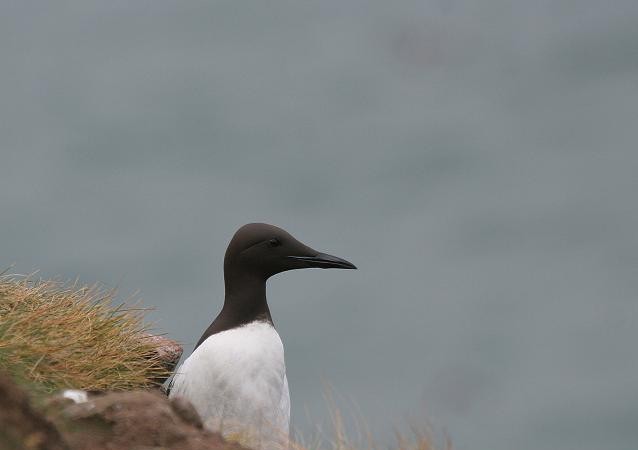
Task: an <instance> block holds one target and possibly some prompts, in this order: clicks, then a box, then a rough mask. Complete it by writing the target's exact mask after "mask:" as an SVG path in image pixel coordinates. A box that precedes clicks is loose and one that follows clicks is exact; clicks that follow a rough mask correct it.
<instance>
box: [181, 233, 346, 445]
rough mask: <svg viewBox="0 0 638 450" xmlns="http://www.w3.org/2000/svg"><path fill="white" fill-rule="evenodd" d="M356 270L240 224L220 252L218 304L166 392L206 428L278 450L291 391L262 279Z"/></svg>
mask: <svg viewBox="0 0 638 450" xmlns="http://www.w3.org/2000/svg"><path fill="white" fill-rule="evenodd" d="M310 267H318V268H322V269H327V268H336V269H356V267H355V266H354V265H353V264H352V263H350V262H348V261H346V260H344V259H341V258H338V257H336V256H332V255H328V254H325V253H320V252H318V251H316V250H313V249H312V248H310V247H308V246H307V245H305V244H303V243H301V242H299V241H298V240H297V239H295V238H294V237H293V236H291V235H290V234H289V233H288V232H286V231H284V230H282V229H281V228H278V227H276V226H273V225H268V224H265V223H251V224H247V225H244V226H242V227H241V228H240V229H239V230H238V231H237V232H236V233H235V235H234V236H233V238H232V239H231V241H230V244H229V245H228V249H227V250H226V254H225V256H224V284H225V289H226V292H225V298H224V306H223V308H222V310H221V312H220V313H219V315H218V316H217V318H215V320H214V321H213V323H211V325H210V326H209V327H208V328H207V329H206V331H204V334H203V335H202V337H201V338H200V339H199V341H198V342H197V345H196V346H195V349H194V350H193V353H192V354H191V355H190V356H189V357H188V358H187V359H186V361H184V363H183V364H182V365H181V366H180V367H179V368H178V369H177V371H176V373H175V376H174V377H173V380H172V383H171V388H170V393H169V396H170V397H171V398H173V397H177V396H181V397H184V398H186V399H188V400H189V401H190V402H191V403H192V404H193V406H194V407H195V409H196V410H197V412H198V413H199V414H200V416H201V417H202V420H203V422H204V425H205V427H206V428H208V429H210V430H213V431H218V432H221V433H222V435H223V436H225V437H226V438H230V439H233V440H236V441H239V442H240V443H242V444H244V445H247V446H249V447H251V448H253V449H258V450H263V449H268V450H271V449H277V448H285V446H286V443H287V439H288V431H289V426H290V394H289V391H288V380H287V378H286V365H285V361H284V347H283V344H282V342H281V338H280V337H279V334H278V333H277V330H275V327H274V325H273V321H272V317H271V315H270V310H269V309H268V302H267V301H266V281H267V280H268V278H270V277H271V276H273V275H275V274H278V273H281V272H285V271H287V270H292V269H305V268H310Z"/></svg>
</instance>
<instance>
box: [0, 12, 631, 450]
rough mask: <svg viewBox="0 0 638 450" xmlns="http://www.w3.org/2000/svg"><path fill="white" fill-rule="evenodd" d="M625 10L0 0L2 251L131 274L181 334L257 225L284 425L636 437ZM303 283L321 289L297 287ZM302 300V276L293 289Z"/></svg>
mask: <svg viewBox="0 0 638 450" xmlns="http://www.w3.org/2000/svg"><path fill="white" fill-rule="evenodd" d="M637 24H638V3H636V2H634V1H614V2H612V3H608V4H603V3H601V2H596V1H593V0H588V1H578V2H577V1H551V2H550V1H540V2H522V1H519V2H513V3H512V2H504V1H499V0H489V1H484V2H480V3H476V2H469V1H452V2H443V1H440V0H437V1H431V2H423V1H410V0H401V1H396V2H382V1H368V2H364V1H357V0H347V1H334V0H332V1H331V0H323V1H303V2H293V1H272V2H260V3H258V2H254V3H253V2H236V1H218V2H203V1H192V2H169V1H159V0H153V1H148V0H147V1H140V2H135V3H131V2H124V1H119V0H112V1H109V2H89V1H86V0H85V1H71V2H56V3H41V2H33V1H21V2H2V3H0V58H1V59H0V61H1V64H2V70H1V71H0V98H1V99H2V102H1V103H0V136H1V138H0V144H1V147H0V152H1V154H0V211H2V219H3V220H2V228H1V229H2V237H1V238H0V249H1V253H0V265H4V266H8V265H9V264H11V263H16V270H17V271H19V272H28V271H31V270H33V269H41V270H42V274H43V275H44V276H60V277H63V278H74V277H75V276H78V275H79V276H80V277H81V279H82V280H85V281H88V282H92V281H96V280H100V281H103V282H105V283H107V284H108V285H110V286H113V285H117V286H120V288H121V291H122V293H123V295H124V296H126V295H127V294H129V293H131V292H133V291H135V290H138V289H139V290H141V292H142V297H143V298H144V300H145V304H146V305H148V306H154V307H156V311H155V312H154V313H153V314H152V315H151V318H152V319H154V320H157V321H158V327H159V328H160V329H162V330H163V331H165V332H166V333H168V335H169V336H171V337H174V338H177V339H179V340H182V341H183V342H186V343H188V345H187V351H190V349H191V348H192V344H193V343H194V342H195V341H196V340H197V338H198V337H199V334H200V330H202V329H204V328H205V327H206V326H207V325H208V323H209V321H210V320H211V319H212V318H213V316H214V315H215V314H216V312H217V310H218V308H219V307H220V302H221V299H222V297H223V284H222V264H221V263H222V257H223V252H224V249H225V246H226V244H227V242H228V240H229V239H230V237H231V236H232V233H233V232H234V230H235V229H236V228H237V227H238V226H239V225H241V224H243V223H245V222H249V221H256V220H258V221H267V222H271V223H275V224H278V225H281V226H283V227H285V228H286V229H288V230H290V231H291V232H292V233H293V234H295V235H296V236H297V237H299V238H300V239H302V240H304V241H306V242H308V243H309V244H310V245H312V246H314V247H315V248H318V249H322V250H325V251H329V252H332V253H335V254H338V255H340V256H343V257H345V258H347V259H349V260H351V261H353V262H354V263H355V264H357V265H358V266H359V268H360V270H359V271H357V272H356V273H353V272H345V271H344V272H342V271H305V272H299V273H289V274H285V275H282V276H280V277H278V278H276V279H274V280H273V281H271V283H270V286H269V297H270V303H271V309H272V311H273V314H274V317H275V321H276V324H277V326H278V329H279V331H280V333H281V334H282V337H283V339H284V342H285V344H286V351H287V360H288V368H289V379H290V383H291V391H292V399H293V416H294V421H295V423H296V425H297V426H298V427H299V428H300V429H301V430H305V431H306V432H308V430H309V429H310V428H311V426H310V425H309V424H308V421H307V420H306V418H305V412H304V408H305V407H307V408H308V409H309V410H310V411H311V413H312V414H313V417H315V419H317V420H319V421H321V420H323V417H324V416H323V414H324V413H323V412H322V411H323V409H322V408H321V407H320V405H321V404H322V400H321V397H322V393H323V386H322V380H327V381H328V382H329V383H331V384H332V385H333V386H334V388H335V389H336V391H337V392H340V393H342V394H344V396H347V397H351V398H353V399H354V400H355V401H356V403H358V405H359V407H360V408H361V410H362V411H363V415H364V416H365V417H366V418H367V420H368V423H369V425H370V427H371V428H372V429H373V430H374V433H375V434H376V435H377V436H379V437H380V438H381V439H385V437H386V436H388V435H389V434H390V433H391V431H392V426H394V425H399V424H401V423H402V421H403V419H402V418H403V417H404V415H406V414H412V415H417V416H418V417H421V416H425V417H427V418H428V419H429V420H430V421H432V422H433V423H434V424H435V425H436V426H439V427H445V429H446V430H447V432H448V433H449V434H450V436H451V437H452V440H453V441H454V443H455V446H456V448H458V449H460V450H464V449H467V450H469V449H491V450H501V449H502V450H511V449H517V450H525V449H534V450H544V449H547V450H559V449H565V450H571V449H575V448H578V449H579V450H588V449H592V450H598V449H601V448H605V449H618V450H620V449H635V448H636V446H637V445H638V348H637V346H636V340H637V339H638V327H636V318H637V317H636V315H637V313H638V306H637V304H636V293H637V292H638V256H637V255H638V238H637V233H636V230H637V229H638V208H637V205H636V194H637V191H638V177H637V176H636V173H637V171H638V152H637V151H636V142H638V127H637V126H636V123H637V122H636V118H637V117H638V26H637ZM308 286H312V287H313V288H310V289H309V288H308ZM301 293H304V294H303V295H304V296H303V297H301Z"/></svg>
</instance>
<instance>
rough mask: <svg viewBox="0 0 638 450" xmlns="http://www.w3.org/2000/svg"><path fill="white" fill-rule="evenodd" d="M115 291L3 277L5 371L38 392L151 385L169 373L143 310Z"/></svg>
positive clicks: (0, 347)
mask: <svg viewBox="0 0 638 450" xmlns="http://www.w3.org/2000/svg"><path fill="white" fill-rule="evenodd" d="M114 296H115V292H114V291H113V290H105V289H103V288H100V287H99V286H98V285H93V286H81V285H78V284H77V283H71V284H69V283H61V282H58V281H51V280H34V279H32V277H24V276H16V275H0V369H2V370H4V371H6V372H8V373H9V374H10V375H12V376H13V377H14V378H16V379H18V380H22V381H23V382H27V383H29V384H30V385H31V386H32V387H33V388H34V389H36V390H38V391H40V392H53V391H56V390H59V389H66V388H75V389H86V390H107V389H108V390H125V389H135V388H145V387H149V386H151V385H153V384H154V382H153V379H156V378H158V377H160V378H161V377H162V376H163V375H167V374H166V369H164V368H163V367H162V365H161V363H160V362H159V361H158V360H157V356H156V354H155V352H154V351H153V347H152V346H151V345H149V344H148V343H145V341H144V339H143V337H142V336H143V333H144V332H145V331H146V327H145V326H144V324H143V322H142V319H143V315H144V312H145V310H143V309H139V308H125V307H124V305H123V304H120V305H117V306H113V301H114Z"/></svg>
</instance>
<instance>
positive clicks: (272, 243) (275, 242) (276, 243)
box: [268, 238, 281, 247]
mask: <svg viewBox="0 0 638 450" xmlns="http://www.w3.org/2000/svg"><path fill="white" fill-rule="evenodd" d="M268 245H270V246H271V247H279V246H280V245H281V241H280V240H279V239H277V238H272V239H271V240H269V241H268Z"/></svg>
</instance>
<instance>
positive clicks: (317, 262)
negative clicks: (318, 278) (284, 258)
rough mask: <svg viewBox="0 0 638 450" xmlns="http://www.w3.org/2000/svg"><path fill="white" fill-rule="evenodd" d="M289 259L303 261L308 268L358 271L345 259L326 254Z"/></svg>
mask: <svg viewBox="0 0 638 450" xmlns="http://www.w3.org/2000/svg"><path fill="white" fill-rule="evenodd" d="M288 258H291V259H294V260H297V261H303V262H305V263H306V264H307V267H319V268H320V269H356V268H357V267H356V266H355V265H354V264H352V263H351V262H349V261H346V260H345V259H341V258H337V257H336V256H332V255H328V254H326V253H317V254H316V255H315V256H288Z"/></svg>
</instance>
